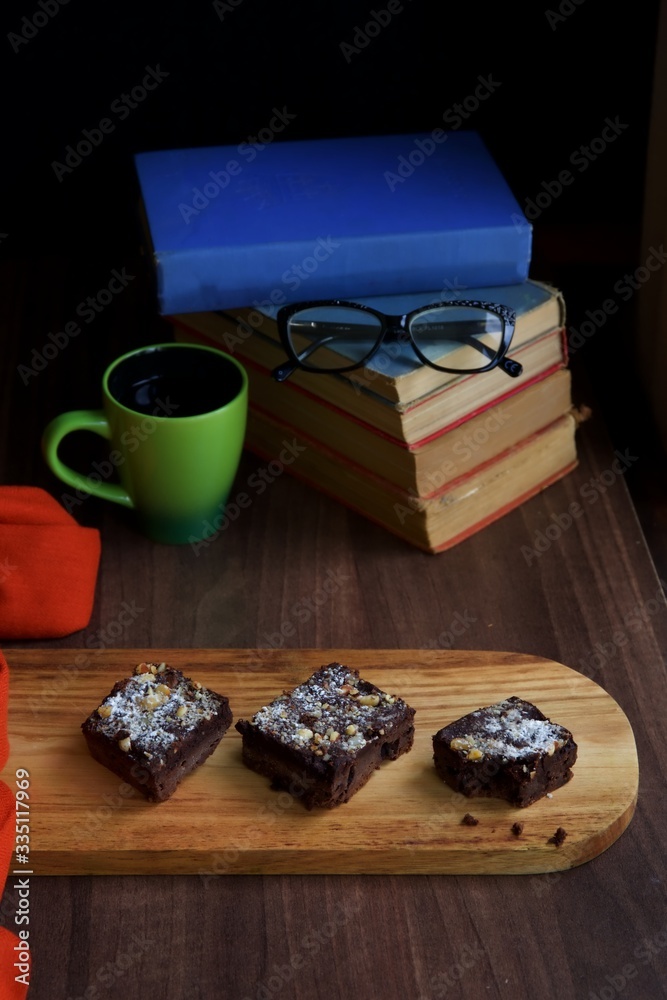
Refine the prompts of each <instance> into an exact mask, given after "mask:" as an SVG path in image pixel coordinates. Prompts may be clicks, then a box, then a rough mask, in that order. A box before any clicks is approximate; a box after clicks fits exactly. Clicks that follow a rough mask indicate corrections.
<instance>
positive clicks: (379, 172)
mask: <svg viewBox="0 0 667 1000" xmlns="http://www.w3.org/2000/svg"><path fill="white" fill-rule="evenodd" d="M135 164H136V169H137V174H138V178H139V184H140V187H141V194H142V201H143V206H144V211H145V216H146V223H147V227H148V230H149V237H150V241H151V244H152V246H151V250H152V254H153V260H154V267H155V272H156V279H157V294H158V302H159V309H160V312H161V313H163V314H167V315H169V314H174V313H185V312H204V311H208V310H212V309H226V308H229V307H234V306H239V305H240V304H244V305H253V306H255V308H260V307H261V306H262V305H266V304H269V305H270V304H274V305H282V304H284V303H288V302H298V301H301V300H304V299H317V298H351V297H359V296H368V295H384V294H391V293H394V294H395V293H400V292H414V291H419V290H421V289H431V288H438V287H442V286H443V284H450V285H451V286H452V287H455V288H462V287H466V286H481V285H513V284H517V283H519V282H522V281H524V280H525V279H526V278H527V276H528V269H529V264H530V253H531V236H532V230H531V226H530V223H529V222H528V221H527V220H526V219H525V217H524V215H523V213H522V212H521V209H520V207H519V205H518V203H517V202H516V200H515V198H514V196H513V195H512V193H511V191H510V189H509V187H508V185H507V183H506V181H505V180H504V178H503V177H502V175H501V173H500V171H499V169H498V167H497V166H496V164H495V163H494V161H493V158H492V157H491V155H490V154H489V152H488V150H487V149H486V147H485V145H484V143H483V142H482V139H481V138H480V136H479V135H478V134H477V133H475V132H443V131H441V130H436V131H435V132H433V133H427V134H423V135H422V134H418V135H384V136H370V137H361V138H337V139H315V140H299V141H283V142H273V143H269V144H264V145H262V144H260V143H255V144H254V145H253V144H250V143H248V142H243V143H241V144H240V145H238V146H218V147H206V148H195V149H176V150H168V151H160V152H152V153H140V154H138V155H137V156H136V157H135Z"/></svg>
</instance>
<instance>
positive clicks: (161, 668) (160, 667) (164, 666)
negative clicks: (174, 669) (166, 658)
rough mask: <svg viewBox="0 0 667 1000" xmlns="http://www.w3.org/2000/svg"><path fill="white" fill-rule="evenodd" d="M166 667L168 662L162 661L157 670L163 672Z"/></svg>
mask: <svg viewBox="0 0 667 1000" xmlns="http://www.w3.org/2000/svg"><path fill="white" fill-rule="evenodd" d="M166 669H167V664H166V663H160V665H159V666H158V668H157V672H158V673H159V674H163V673H164V672H165V670H166Z"/></svg>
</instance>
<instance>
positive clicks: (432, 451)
mask: <svg viewBox="0 0 667 1000" xmlns="http://www.w3.org/2000/svg"><path fill="white" fill-rule="evenodd" d="M436 133H439V134H437V135H436ZM246 147H247V144H244V143H242V144H241V145H240V146H239V147H238V148H237V149H236V150H235V149H233V148H232V147H217V148H213V149H210V148H209V149H198V150H172V151H168V152H160V153H146V154H140V155H139V156H137V158H136V162H137V171H138V175H139V181H140V186H141V191H142V201H143V210H144V215H145V226H146V232H147V236H148V239H149V241H150V247H151V252H152V257H153V262H154V272H155V276H156V283H157V295H158V303H159V309H160V311H161V312H162V313H163V314H164V315H165V316H166V317H167V318H168V319H169V320H170V322H171V323H172V325H173V329H174V333H175V336H176V337H177V339H180V340H188V341H193V342H201V343H207V344H212V345H214V346H216V347H218V348H220V349H221V350H223V351H227V352H228V353H230V354H234V355H235V356H236V357H237V358H238V359H239V360H241V361H242V363H243V364H244V365H245V367H246V369H247V371H248V375H249V379H250V414H249V423H248V431H247V439H246V443H247V447H248V448H249V449H250V450H251V451H253V452H254V453H256V454H257V455H260V456H261V457H262V458H264V459H267V460H275V459H277V458H278V457H279V455H280V453H281V452H283V451H284V448H285V446H286V443H289V444H291V445H292V453H293V454H296V455H297V457H296V459H295V460H294V461H293V462H291V464H289V465H288V466H287V468H288V471H289V472H290V473H292V474H293V475H295V476H297V477H299V478H300V479H302V480H303V481H305V482H307V483H308V484H310V485H311V486H313V487H315V488H316V489H319V490H322V491H324V492H326V493H328V494H329V495H330V496H332V497H334V498H335V499H336V500H338V501H340V502H342V503H344V504H346V505H347V506H349V507H351V508H353V509H354V510H356V511H358V512H359V513H361V514H363V515H365V516H366V517H368V518H370V519H372V520H374V521H376V522H377V523H379V524H381V525H383V526H384V527H385V528H387V529H388V530H389V531H392V532H393V533H395V534H397V535H399V536H400V537H402V538H404V539H405V540H406V541H408V542H410V543H412V544H414V545H416V546H418V547H419V548H422V549H424V550H426V551H428V552H440V551H443V550H444V549H447V548H449V547H450V546H452V545H454V544H456V543H457V542H460V541H461V540H463V539H464V538H466V537H467V536H469V535H470V534H472V533H473V532H476V531H478V530H480V529H481V528H483V527H484V526H485V525H487V524H489V523H490V522H491V521H494V520H496V519H497V518H499V517H501V516H502V515H503V514H505V513H506V512H508V511H510V510H512V509H513V508H515V507H517V506H518V505H519V504H521V503H522V502H523V501H524V500H526V499H527V498H529V497H531V496H533V495H534V494H536V493H537V492H539V491H540V490H542V489H544V488H545V487H546V486H548V485H549V484H551V483H553V482H554V481H556V480H557V479H559V478H560V477H562V476H564V475H565V474H566V473H567V472H568V471H569V470H571V469H572V468H573V467H574V466H575V465H576V461H577V458H576V447H575V428H576V420H575V415H574V411H573V407H572V398H571V386H570V375H569V371H568V369H567V353H566V339H565V305H564V302H563V297H562V295H561V294H560V292H559V291H558V290H557V289H555V288H552V287H550V286H549V285H547V284H544V283H541V282H538V281H534V280H530V279H529V277H528V271H529V265H530V253H531V227H530V224H529V223H528V222H527V221H526V219H525V217H524V216H523V214H522V213H521V210H520V208H519V206H518V204H517V203H516V201H515V200H514V198H513V196H512V194H511V192H510V191H509V188H508V187H507V185H506V183H505V181H504V179H503V178H502V176H501V174H500V172H499V170H498V168H497V167H496V165H495V163H494V162H493V160H492V158H491V156H490V155H489V153H488V151H487V150H486V148H485V146H484V144H483V143H482V141H481V139H480V138H479V136H477V135H476V134H475V133H465V132H453V133H445V132H441V130H435V131H434V132H433V133H431V134H430V135H421V136H405V135H402V136H401V135H399V136H379V137H378V136H376V137H369V138H355V139H328V140H309V141H298V142H277V143H273V144H272V145H271V146H266V147H263V148H258V149H256V150H254V156H253V159H252V160H250V159H249V153H248V148H246ZM245 160H247V161H248V162H247V163H246V162H244V161H245ZM443 286H444V289H445V290H444V291H443ZM421 289H426V290H425V291H421ZM429 289H431V290H429ZM433 289H436V290H433ZM463 289H465V290H463ZM457 298H464V299H476V300H480V301H487V302H497V303H501V304H504V305H506V306H509V307H511V308H512V309H514V310H515V311H516V314H517V322H516V329H515V334H514V338H513V341H512V345H511V348H510V351H509V354H510V356H511V357H512V358H513V359H515V360H516V361H518V362H520V363H521V365H522V366H523V374H522V375H521V376H519V377H518V378H515V379H510V378H508V376H507V374H506V373H505V372H503V371H502V370H500V369H499V368H495V369H492V370H491V371H488V372H484V373H479V374H472V375H452V374H448V373H445V372H441V371H438V370H436V369H433V368H431V367H429V366H425V365H422V364H421V362H420V361H419V360H418V358H417V357H416V356H415V355H414V354H413V353H412V350H411V348H410V347H409V345H401V346H400V350H393V351H391V352H390V351H388V350H383V349H381V350H380V351H379V352H378V354H377V355H376V356H375V357H374V358H373V359H372V360H371V361H370V362H369V363H368V364H367V365H366V367H365V368H360V369H357V370H354V371H350V372H347V373H344V374H332V373H328V374H319V373H309V372H305V371H302V370H297V371H296V372H295V373H294V374H293V375H292V376H291V378H290V379H289V380H288V381H286V382H283V383H277V382H276V381H275V380H274V379H273V378H272V376H271V371H272V370H273V369H274V368H276V367H277V366H279V365H280V364H282V363H284V362H285V360H286V358H285V354H284V351H283V349H282V347H281V345H280V342H279V336H278V330H277V324H276V319H275V316H276V312H277V310H278V308H279V307H280V306H281V305H284V304H287V303H292V302H299V301H307V300H315V299H346V300H349V301H355V302H361V303H364V304H367V305H370V306H372V307H374V308H376V309H378V310H380V311H381V312H383V313H385V314H389V315H403V314H405V313H407V312H409V311H410V310H412V309H415V308H417V307H419V306H421V305H425V304H428V303H431V302H436V301H443V300H451V301H456V300H457ZM239 303H243V305H242V306H241V307H239ZM295 444H296V445H297V446H298V447H294V445H295Z"/></svg>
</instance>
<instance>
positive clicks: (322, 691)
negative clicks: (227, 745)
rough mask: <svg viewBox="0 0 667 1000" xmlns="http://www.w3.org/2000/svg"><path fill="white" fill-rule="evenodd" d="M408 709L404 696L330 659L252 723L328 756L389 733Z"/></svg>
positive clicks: (355, 748) (351, 751)
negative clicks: (383, 689) (392, 693)
mask: <svg viewBox="0 0 667 1000" xmlns="http://www.w3.org/2000/svg"><path fill="white" fill-rule="evenodd" d="M405 709H406V704H405V702H403V701H401V699H400V698H397V697H395V696H394V695H390V694H388V693H386V692H384V691H381V690H380V689H379V688H377V687H375V686H374V685H372V684H369V683H368V682H367V681H364V680H361V679H360V678H359V674H358V673H357V672H356V671H354V670H350V669H349V668H348V667H346V666H344V665H343V664H341V663H330V664H329V665H328V666H326V667H321V668H320V669H319V670H317V671H316V672H315V673H314V674H313V675H312V676H311V677H310V678H309V679H308V680H307V681H305V682H304V683H303V684H300V685H299V686H298V687H296V688H294V690H293V691H291V692H290V693H286V694H282V695H279V696H278V697H277V698H276V699H275V700H274V701H272V702H271V703H270V704H269V705H265V706H264V707H263V708H261V709H260V710H259V711H258V712H256V713H255V715H254V717H253V719H252V722H253V724H254V725H256V726H257V727H258V728H259V729H260V730H261V731H262V732H265V733H268V734H270V735H272V736H275V737H277V738H278V739H279V740H280V742H281V743H284V744H287V745H290V746H293V747H298V748H309V749H311V750H312V751H313V752H314V753H315V754H317V756H319V757H321V758H322V759H323V760H325V761H326V760H331V759H332V757H337V756H340V755H341V754H347V755H350V754H355V753H357V752H358V751H359V750H361V748H362V747H364V746H365V745H366V744H367V743H368V742H370V741H371V740H373V739H375V738H377V737H379V736H386V735H389V734H390V733H391V730H392V729H393V728H394V726H396V725H397V724H398V723H400V722H401V721H402V718H403V714H404V712H405Z"/></svg>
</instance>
